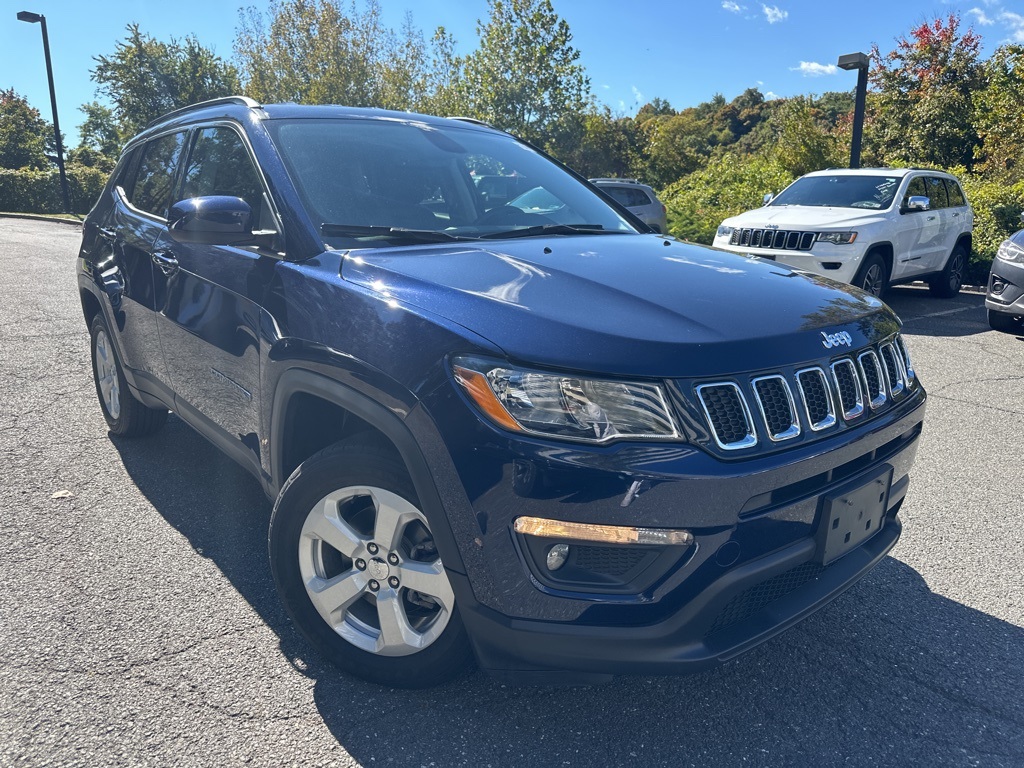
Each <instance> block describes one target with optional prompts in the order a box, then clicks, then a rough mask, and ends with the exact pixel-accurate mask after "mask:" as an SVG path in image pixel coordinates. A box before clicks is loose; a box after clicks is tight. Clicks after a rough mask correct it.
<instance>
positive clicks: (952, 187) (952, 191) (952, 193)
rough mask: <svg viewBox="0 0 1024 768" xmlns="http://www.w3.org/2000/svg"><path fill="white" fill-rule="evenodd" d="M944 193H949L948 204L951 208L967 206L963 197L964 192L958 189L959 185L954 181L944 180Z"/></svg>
mask: <svg viewBox="0 0 1024 768" xmlns="http://www.w3.org/2000/svg"><path fill="white" fill-rule="evenodd" d="M946 191H947V192H949V204H950V206H951V207H956V206H960V205H967V198H966V197H964V191H963V190H962V189H960V185H959V184H957V183H956V182H955V181H950V180H949V179H946Z"/></svg>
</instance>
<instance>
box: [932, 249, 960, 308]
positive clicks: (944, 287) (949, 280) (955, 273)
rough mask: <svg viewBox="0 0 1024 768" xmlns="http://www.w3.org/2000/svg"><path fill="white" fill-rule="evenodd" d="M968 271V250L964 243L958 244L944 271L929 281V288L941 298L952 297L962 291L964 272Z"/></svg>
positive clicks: (934, 294) (950, 255) (933, 294)
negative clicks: (965, 248)
mask: <svg viewBox="0 0 1024 768" xmlns="http://www.w3.org/2000/svg"><path fill="white" fill-rule="evenodd" d="M966 272H967V251H965V250H964V247H963V246H962V245H958V246H957V247H956V248H954V249H953V252H952V253H951V254H949V258H948V259H947V260H946V266H944V267H943V268H942V271H941V272H940V273H939V274H937V275H935V276H934V277H933V278H931V279H930V280H929V281H928V290H929V291H931V294H932V296H938V297H939V298H940V299H952V298H953V297H954V296H956V295H957V294H958V293H960V287H961V286H962V285H963V284H964V274H966Z"/></svg>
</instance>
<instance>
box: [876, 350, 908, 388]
mask: <svg viewBox="0 0 1024 768" xmlns="http://www.w3.org/2000/svg"><path fill="white" fill-rule="evenodd" d="M879 351H880V352H881V354H882V362H883V363H884V364H885V365H884V368H885V380H886V382H887V383H888V385H889V393H890V394H891V395H892V396H893V397H899V396H900V395H902V394H903V391H904V390H905V389H906V374H905V373H904V372H903V358H902V357H901V355H900V353H899V352H897V351H896V348H895V347H894V346H893V345H892V343H891V342H890V343H888V344H883V345H882V346H881V348H880V349H879Z"/></svg>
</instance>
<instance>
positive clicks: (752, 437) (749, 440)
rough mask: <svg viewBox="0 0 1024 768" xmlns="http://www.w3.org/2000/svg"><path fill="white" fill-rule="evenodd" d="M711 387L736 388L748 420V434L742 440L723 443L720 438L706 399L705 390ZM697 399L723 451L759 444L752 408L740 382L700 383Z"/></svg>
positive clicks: (713, 435)
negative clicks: (751, 412)
mask: <svg viewBox="0 0 1024 768" xmlns="http://www.w3.org/2000/svg"><path fill="white" fill-rule="evenodd" d="M711 387H732V388H733V389H734V390H736V397H738V398H739V401H740V406H741V407H742V408H743V418H744V419H745V420H746V422H747V435H746V437H744V438H743V439H742V440H738V441H736V442H735V443H723V442H722V441H721V440H720V439H719V437H718V431H717V430H716V429H715V422H714V420H713V419H712V418H711V411H709V410H708V406H707V403H706V402H705V401H704V390H705V389H709V388H711ZM697 400H698V402H700V407H701V408H703V409H704V417H705V418H706V419H707V420H708V427H709V428H710V430H711V436H712V437H713V438H714V439H715V442H716V443H717V444H718V447H719V448H721V449H722V450H723V451H738V450H740V449H742V448H753V447H754V446H755V445H757V433H756V432H755V431H754V419H753V417H752V416H751V415H750V408H749V407H748V406H747V399H746V398H745V397H744V396H743V390H742V389H740V387H739V385H738V384H736V383H735V382H733V381H713V382H708V383H706V384H698V385H697Z"/></svg>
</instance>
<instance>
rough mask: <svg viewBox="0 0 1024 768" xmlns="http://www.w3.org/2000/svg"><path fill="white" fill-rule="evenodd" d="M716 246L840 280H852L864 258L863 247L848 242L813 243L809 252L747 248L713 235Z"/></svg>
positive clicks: (850, 281) (841, 281) (844, 281)
mask: <svg viewBox="0 0 1024 768" xmlns="http://www.w3.org/2000/svg"><path fill="white" fill-rule="evenodd" d="M714 247H715V248H721V249H722V250H723V251H731V252H732V253H739V254H744V255H750V256H759V257H761V258H762V259H769V260H771V261H777V262H778V263H780V264H785V265H786V266H787V267H792V268H793V269H800V270H803V271H805V272H813V273H814V274H817V275H822V276H823V277H828V278H830V279H832V280H836V281H837V282H840V283H852V282H853V278H854V277H855V276H856V274H857V270H858V269H860V265H861V262H863V261H864V254H865V252H866V249H865V248H864V247H863V246H861V245H860V244H859V243H852V244H850V245H834V244H832V243H826V242H815V243H814V246H813V248H812V249H811V250H810V251H791V250H785V249H776V248H750V247H749V246H739V245H730V244H729V238H728V237H727V236H726V237H716V238H715V241H714Z"/></svg>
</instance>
